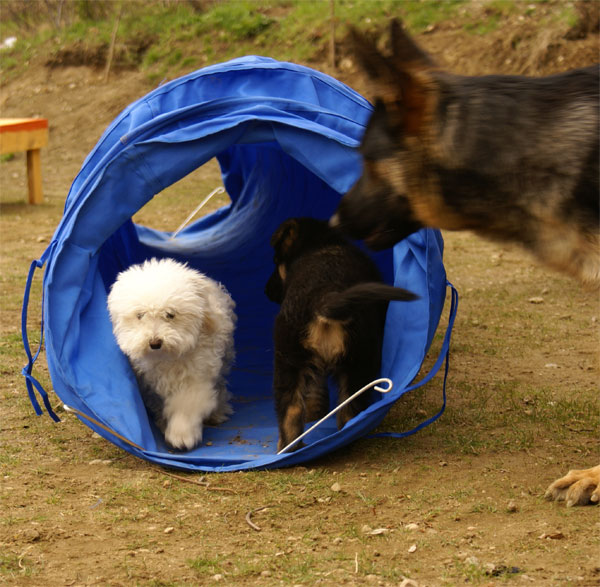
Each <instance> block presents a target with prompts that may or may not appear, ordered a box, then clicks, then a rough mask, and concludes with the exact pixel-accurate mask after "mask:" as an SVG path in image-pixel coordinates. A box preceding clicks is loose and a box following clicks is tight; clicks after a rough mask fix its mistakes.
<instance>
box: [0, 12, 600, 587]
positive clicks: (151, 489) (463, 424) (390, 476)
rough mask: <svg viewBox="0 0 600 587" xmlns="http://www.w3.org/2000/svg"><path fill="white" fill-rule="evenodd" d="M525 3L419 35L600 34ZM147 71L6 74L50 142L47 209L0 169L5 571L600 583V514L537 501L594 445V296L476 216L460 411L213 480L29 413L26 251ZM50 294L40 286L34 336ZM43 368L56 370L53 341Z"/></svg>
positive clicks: (51, 222) (569, 55) (463, 46)
mask: <svg viewBox="0 0 600 587" xmlns="http://www.w3.org/2000/svg"><path fill="white" fill-rule="evenodd" d="M523 6H524V10H523V13H522V14H518V15H514V16H511V17H506V18H504V20H502V22H500V25H499V26H498V28H497V29H496V30H494V31H492V32H490V33H488V34H486V35H483V36H480V35H474V34H469V33H467V32H465V30H464V28H462V27H461V26H460V23H445V24H442V25H438V26H436V27H434V28H433V30H431V31H430V32H428V33H427V34H423V35H422V36H421V38H420V41H421V42H422V44H423V45H424V46H425V47H426V48H427V49H428V50H429V51H430V52H431V53H432V54H433V55H434V56H435V57H436V58H437V59H438V60H440V61H441V62H442V63H444V64H445V65H446V66H447V67H449V68H450V69H452V70H454V71H456V72H462V73H468V74H483V73H491V72H504V73H508V72H513V73H514V72H516V73H525V74H532V75H534V74H548V73H552V72H556V71H560V70H562V69H567V68H570V67H575V66H582V65H589V64H591V63H593V62H595V61H597V60H598V48H599V45H598V36H597V34H590V35H588V36H587V38H585V39H575V40H567V39H565V38H564V35H565V34H566V33H567V30H566V28H565V25H559V24H557V25H556V26H554V27H552V26H549V25H548V24H547V20H545V16H548V14H551V12H552V10H555V9H556V4H552V3H551V4H549V5H545V4H535V5H534V7H535V10H533V11H530V12H528V11H527V10H525V7H526V5H525V4H524V5H523ZM484 9H485V5H480V4H474V5H473V10H484ZM543 17H544V18H543ZM540 22H544V23H545V24H544V26H540V25H539V23H540ZM270 56H272V57H275V58H276V57H277V53H276V51H274V52H273V53H271V54H270ZM308 65H311V66H313V67H317V68H319V69H322V70H325V71H328V72H329V73H332V74H334V75H335V76H337V77H338V78H340V79H342V80H343V81H345V82H346V83H348V84H349V85H351V86H353V87H355V88H357V89H358V90H359V91H360V90H361V88H362V81H361V77H360V75H359V74H358V73H357V71H356V68H355V66H354V64H353V62H352V59H351V57H350V56H349V55H342V57H341V59H340V65H339V69H338V70H336V71H329V70H328V68H327V66H326V65H325V64H322V63H316V62H315V63H309V64H308ZM150 89H151V88H150V87H149V85H148V83H147V81H146V77H145V75H144V73H142V72H137V71H122V72H117V73H113V74H112V75H111V78H110V80H109V83H107V84H106V83H104V82H103V74H102V72H101V71H99V70H97V69H94V68H90V67H86V66H73V65H69V66H64V67H53V68H50V67H47V66H46V65H45V64H44V63H43V61H40V62H39V63H31V64H30V66H29V69H28V71H27V74H26V75H24V76H21V77H18V78H16V79H13V80H11V81H10V82H9V83H5V84H3V85H2V87H1V95H0V108H1V116H2V117H26V116H44V117H47V118H48V119H49V121H50V137H51V138H50V145H49V147H47V148H46V149H44V150H43V155H42V157H43V177H44V191H45V201H44V203H43V204H42V205H39V206H36V207H30V206H27V205H26V204H25V203H24V200H25V197H26V173H25V163H24V157H23V156H22V154H17V155H16V156H15V158H14V159H13V160H11V161H8V162H3V163H2V164H1V165H0V186H1V195H0V231H1V232H0V238H1V257H0V268H1V274H0V284H1V287H2V290H1V298H0V299H1V300H2V301H1V306H0V315H1V323H0V334H1V338H0V349H1V352H2V360H1V363H0V371H1V375H2V379H1V380H0V394H1V395H0V397H1V399H2V410H1V414H2V416H1V419H0V444H1V446H2V448H1V451H0V470H1V475H0V499H1V510H0V583H6V584H7V585H20V586H25V585H28V586H29V585H49V586H52V585H115V586H116V585H204V584H212V583H218V582H221V583H223V584H256V585H276V584H291V585H296V584H304V585H309V584H317V583H319V584H323V585H338V584H347V585H362V584H368V583H373V584H378V585H400V584H402V581H403V580H404V579H405V578H407V577H408V578H410V579H412V580H413V581H414V582H415V583H409V584H418V585H421V586H423V585H457V584H463V583H476V584H483V585H495V584H497V583H503V582H516V583H517V584H531V585H554V584H556V585H570V584H578V585H600V548H599V547H600V517H599V515H598V514H599V512H600V510H599V509H598V507H593V506H590V507H579V508H566V507H565V506H564V504H560V503H550V502H546V501H545V500H544V499H543V493H544V490H545V488H546V487H547V485H548V484H549V483H551V482H552V481H553V480H554V479H555V478H557V477H558V476H560V475H562V474H564V473H566V471H567V470H568V469H570V468H585V467H588V466H592V465H594V464H597V463H598V462H600V447H599V437H600V430H599V419H600V418H599V414H600V394H599V393H598V391H599V385H598V383H599V371H600V369H599V361H598V359H599V355H598V350H599V348H600V347H599V334H600V332H599V327H598V319H599V317H600V304H599V299H598V295H597V294H595V293H589V292H585V291H582V290H581V288H580V287H579V286H578V284H576V283H575V282H573V281H570V280H569V279H568V278H565V277H562V276H559V275H556V274H553V273H551V272H549V271H546V270H545V269H543V268H541V267H539V266H537V265H536V264H535V263H534V262H533V261H532V260H531V259H530V258H529V257H528V256H526V255H525V254H524V253H522V252H521V251H520V250H518V249H516V248H512V247H507V246H500V245H497V244H494V243H489V242H485V241H482V240H480V239H478V238H476V237H474V236H472V235H470V234H467V233H456V234H451V233H446V234H444V238H445V241H446V251H445V260H446V268H447V272H448V276H449V279H450V280H451V281H452V282H453V283H454V285H455V286H456V287H457V288H458V290H459V293H460V295H461V301H460V307H459V314H458V318H457V321H456V325H455V331H454V337H453V346H452V356H451V370H450V376H449V380H448V388H447V392H448V408H447V410H446V413H445V415H444V416H443V417H442V418H441V419H440V420H439V421H438V422H437V423H436V424H434V425H432V426H430V427H428V428H426V429H425V430H423V431H422V432H420V433H419V434H417V435H415V436H412V437H410V438H407V439H405V440H401V441H400V440H391V439H362V440H360V441H357V442H355V443H354V444H352V445H351V446H349V447H347V448H345V449H343V450H340V451H338V452H336V453H333V454H330V455H328V456H327V457H326V458H323V459H321V460H319V461H316V462H313V463H310V464H309V465H308V466H307V467H297V468H293V469H286V470H277V471H270V472H247V473H237V474H218V475H209V476H206V477H201V476H198V475H184V474H177V475H174V474H173V473H172V472H169V471H166V470H163V469H160V468H158V467H155V466H153V465H150V464H148V463H146V462H143V461H140V460H138V459H136V458H134V457H133V456H131V455H129V454H128V453H125V452H123V451H121V450H120V449H118V448H116V447H115V446H113V445H112V444H110V443H108V442H107V441H105V440H103V439H101V438H99V437H97V436H96V435H94V434H92V432H91V431H90V430H89V429H88V428H87V427H86V426H85V425H83V424H82V423H81V422H80V421H79V420H78V419H77V418H75V417H74V416H71V415H68V414H66V413H64V412H62V413H61V418H62V422H61V423H59V424H53V423H52V422H51V421H50V419H48V418H47V417H42V418H37V417H36V416H35V414H34V412H33V410H32V409H31V406H30V405H29V402H28V399H27V396H26V392H25V385H24V381H23V378H22V377H21V375H20V369H21V367H22V365H23V364H24V362H25V357H24V354H23V352H22V347H21V343H20V308H21V296H22V290H23V287H24V283H25V276H26V273H27V270H28V267H29V263H30V261H31V260H32V259H33V258H37V257H38V256H39V255H40V254H41V252H42V251H43V249H44V247H45V245H46V244H47V243H48V242H49V240H50V238H51V235H52V232H53V230H54V228H55V227H56V225H57V224H58V222H59V220H60V217H61V214H62V207H63V204H64V199H65V196H66V194H67V192H68V189H69V186H70V183H71V182H72V180H73V178H74V177H75V175H76V174H77V172H78V170H79V168H80V166H81V164H82V162H83V160H84V158H85V156H86V155H87V153H89V151H90V150H91V149H92V147H93V146H94V144H95V143H96V141H97V140H98V138H99V136H100V135H101V133H102V131H103V130H104V129H105V128H106V126H107V125H108V124H109V123H110V122H111V121H112V120H113V118H114V117H115V116H116V115H117V114H118V113H119V112H120V111H121V110H122V109H123V108H124V107H125V106H127V105H128V104H129V103H130V102H131V101H133V100H134V99H137V98H138V97H141V96H142V95H144V94H145V93H147V92H148V91H149V90H150ZM207 173H208V175H209V176H210V177H214V176H215V173H216V172H215V170H214V169H209V170H208V171H207ZM161 197H162V195H161ZM173 201H174V202H175V203H176V205H175V204H173V205H171V204H170V205H169V206H165V207H164V208H151V207H148V209H147V210H146V209H144V210H142V211H140V213H139V217H140V218H142V220H143V221H147V222H148V223H150V224H151V225H156V226H160V225H161V223H164V222H165V218H163V216H161V215H164V214H172V215H173V219H174V218H175V217H177V218H183V217H185V215H186V214H187V212H188V211H189V207H190V206H189V201H188V202H187V203H186V201H185V200H177V199H174V200H173ZM169 221H170V217H169ZM38 281H39V279H38ZM39 292H40V286H39V283H37V284H36V286H35V291H34V295H33V297H34V299H33V300H32V304H31V310H30V312H31V317H32V318H31V319H30V324H31V326H30V328H31V329H32V330H33V331H34V332H35V329H36V328H38V331H39V325H37V322H36V320H37V318H36V317H37V316H39V307H40V306H39ZM439 344H440V341H439V337H438V339H437V340H436V341H435V343H434V347H433V348H432V357H433V356H434V355H435V353H436V350H437V349H439ZM431 360H432V359H431V358H430V359H428V364H429V363H430V362H431ZM36 369H37V373H38V375H39V377H40V378H41V379H42V381H43V382H44V383H45V385H46V387H47V388H51V384H50V382H49V378H48V374H47V369H46V367H45V365H44V361H43V355H42V360H40V361H38V366H37V367H36ZM440 401H441V380H440V377H439V376H438V377H437V378H436V379H435V380H434V381H433V382H432V383H431V384H429V386H427V387H426V388H425V389H424V390H422V391H419V392H414V393H412V394H409V396H408V397H406V398H403V399H402V400H401V401H400V402H398V404H397V405H396V406H395V407H394V409H393V410H392V411H391V412H390V414H389V415H388V417H387V418H386V420H385V421H384V423H383V425H382V429H385V430H402V429H405V428H408V427H409V426H410V425H411V424H412V423H414V422H416V421H418V420H419V419H423V418H424V417H426V416H428V415H431V414H433V413H435V411H437V409H438V408H439V404H440ZM53 404H54V405H57V406H59V405H60V401H59V400H58V398H56V397H55V396H53ZM252 524H254V526H253V525H252ZM404 584H405V585H406V584H407V583H404Z"/></svg>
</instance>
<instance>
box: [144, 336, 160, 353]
mask: <svg viewBox="0 0 600 587" xmlns="http://www.w3.org/2000/svg"><path fill="white" fill-rule="evenodd" d="M162 343H163V341H162V340H161V339H160V338H153V339H151V340H150V342H149V343H148V344H149V345H150V348H151V349H152V350H153V351H157V350H158V349H160V347H161V346H162Z"/></svg>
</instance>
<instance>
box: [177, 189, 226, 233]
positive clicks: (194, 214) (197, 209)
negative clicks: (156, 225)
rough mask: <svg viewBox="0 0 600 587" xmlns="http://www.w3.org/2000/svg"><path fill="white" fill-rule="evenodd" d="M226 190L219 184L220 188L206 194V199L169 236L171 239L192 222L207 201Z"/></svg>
mask: <svg viewBox="0 0 600 587" xmlns="http://www.w3.org/2000/svg"><path fill="white" fill-rule="evenodd" d="M224 192H225V188H224V187H221V186H219V187H218V188H215V189H214V190H213V191H212V192H210V194H208V196H206V198H204V200H202V201H201V202H200V203H199V204H198V205H197V206H196V207H195V208H194V210H193V211H192V212H191V213H190V214H189V216H188V217H187V218H186V219H185V220H184V221H183V222H182V223H181V224H180V225H179V227H178V228H177V230H176V231H175V232H174V233H173V234H172V235H171V236H170V237H169V240H173V239H174V238H175V237H176V236H177V235H178V234H179V233H180V232H181V231H182V230H183V229H184V228H185V227H186V226H187V225H188V224H189V222H190V220H191V219H192V218H193V217H194V216H196V214H198V212H200V210H201V209H202V208H203V207H204V206H205V205H206V203H207V202H208V201H209V200H210V199H211V198H212V197H213V196H216V195H217V194H222V193H224Z"/></svg>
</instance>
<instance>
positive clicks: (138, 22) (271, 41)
mask: <svg viewBox="0 0 600 587" xmlns="http://www.w3.org/2000/svg"><path fill="white" fill-rule="evenodd" d="M464 3H465V0H444V1H428V2H420V1H417V0H406V1H404V2H401V3H399V2H397V1H396V0H380V1H378V2H353V1H350V0H337V1H336V4H335V17H336V21H337V23H338V24H337V32H336V36H337V40H338V41H341V40H342V37H343V35H344V34H345V33H344V30H345V23H348V22H353V23H357V24H358V25H359V26H363V27H366V28H368V29H372V30H377V31H380V30H385V29H386V28H387V22H388V20H389V18H390V17H391V16H400V17H401V18H403V19H404V20H405V22H406V25H407V26H408V28H409V29H410V30H412V31H414V32H421V31H423V30H425V29H426V28H427V27H429V26H431V25H433V24H436V23H438V22H440V21H443V20H447V19H450V18H453V17H455V16H456V14H457V11H458V9H459V8H460V7H461V6H462V5H464ZM70 6H72V5H70V4H67V5H66V6H65V11H66V10H67V8H69V7H70ZM94 6H96V7H97V8H95V10H93V11H81V10H80V11H72V12H71V14H70V15H69V18H68V19H67V18H63V19H62V21H61V23H60V26H58V25H57V23H56V19H55V18H53V17H54V16H55V15H54V14H53V13H51V12H49V9H47V10H46V11H39V14H37V15H36V14H35V13H27V19H24V18H22V19H20V20H13V21H10V22H9V23H8V25H7V29H6V32H7V34H8V33H9V32H11V33H13V34H15V35H16V36H17V37H18V41H17V43H16V45H15V46H14V48H12V49H10V50H6V51H3V52H2V53H1V54H0V71H2V73H3V74H5V75H8V76H12V75H15V74H16V73H18V72H19V71H20V70H22V69H23V68H24V67H26V64H27V63H28V62H30V61H31V60H32V59H36V58H44V59H48V58H50V59H52V58H53V57H55V58H56V57H58V56H59V55H60V54H61V52H62V51H63V50H64V49H65V48H69V47H74V46H78V47H79V50H80V51H81V52H82V53H81V54H82V59H84V58H85V57H84V56H85V55H87V58H90V56H91V55H92V54H94V53H99V52H100V51H103V52H104V54H106V50H107V47H108V45H109V44H110V41H111V37H112V32H113V27H114V22H115V18H116V13H117V6H119V5H118V4H117V3H112V2H109V1H107V0H97V2H95V3H94ZM324 8H325V5H324V3H323V2H321V1H318V0H310V1H298V0H296V1H288V0H253V1H250V0H239V1H226V2H215V3H207V4H206V5H205V6H204V8H203V9H202V10H197V9H195V7H194V6H193V5H192V3H185V2H169V3H161V2H123V3H122V14H121V19H120V22H119V29H118V36H117V45H116V49H117V62H118V63H117V65H118V66H119V67H125V68H135V67H138V66H141V67H142V68H144V69H145V70H146V72H147V75H148V79H149V80H150V81H151V82H152V83H156V82H157V81H160V80H161V79H162V78H163V77H173V75H174V74H176V73H180V72H181V71H182V70H183V69H186V70H188V71H189V70H191V69H196V68H198V67H200V66H202V65H205V64H207V63H210V62H212V61H213V60H214V59H215V55H216V54H217V53H218V54H219V59H220V60H226V59H230V58H232V57H236V56H239V55H244V54H256V53H259V54H261V53H262V54H268V53H269V50H270V48H271V47H273V46H277V47H279V51H278V52H279V54H280V59H283V60H290V61H296V62H306V61H311V60H312V59H314V58H315V57H317V56H320V55H322V54H323V53H324V52H326V51H327V47H328V42H329V35H330V23H329V13H328V11H327V10H325V14H324ZM24 10H25V9H24ZM192 42H193V46H194V47H195V49H192V51H191V52H190V48H191V43H192ZM184 47H185V51H184Z"/></svg>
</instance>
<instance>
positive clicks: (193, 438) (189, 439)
mask: <svg viewBox="0 0 600 587" xmlns="http://www.w3.org/2000/svg"><path fill="white" fill-rule="evenodd" d="M165 440H166V442H167V444H168V445H169V446H171V447H173V448H174V449H176V450H192V449H193V448H195V447H196V446H197V445H198V444H200V443H201V442H202V425H197V424H196V425H191V424H190V423H189V422H186V421H182V420H181V419H180V418H173V419H172V420H171V421H170V422H169V423H168V424H167V428H166V429H165Z"/></svg>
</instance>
